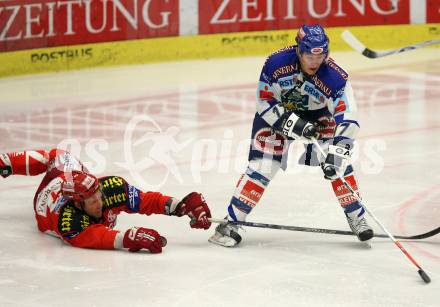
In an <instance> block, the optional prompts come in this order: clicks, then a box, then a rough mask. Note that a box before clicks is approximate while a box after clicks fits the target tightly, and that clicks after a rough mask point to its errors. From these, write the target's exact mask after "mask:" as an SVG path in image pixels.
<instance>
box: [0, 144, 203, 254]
mask: <svg viewBox="0 0 440 307" xmlns="http://www.w3.org/2000/svg"><path fill="white" fill-rule="evenodd" d="M39 174H44V177H43V180H42V182H41V183H40V186H39V187H38V189H37V192H36V193H35V197H34V211H35V217H36V220H37V225H38V229H39V230H40V231H41V232H44V233H46V234H50V235H54V236H57V237H59V238H61V239H62V240H64V241H65V242H67V243H68V244H70V245H72V246H75V247H83V248H95V249H128V250H129V251H139V250H141V249H147V250H149V251H150V252H151V253H160V252H162V247H163V246H164V245H165V244H166V240H165V239H164V238H163V237H161V236H160V235H159V233H158V232H157V231H156V230H153V229H148V228H144V227H132V228H130V229H127V230H126V231H122V232H121V231H118V230H114V229H113V227H114V226H115V225H116V220H117V216H118V214H119V213H121V212H127V213H138V214H145V215H151V214H164V215H170V216H179V217H180V216H183V215H187V216H189V217H190V226H191V227H192V228H201V229H208V228H209V227H210V226H211V222H210V221H209V218H210V217H211V213H210V210H209V207H208V205H207V204H206V202H205V200H204V198H203V196H202V195H201V194H199V193H196V192H192V193H190V194H188V195H187V196H185V197H184V198H183V199H182V200H179V199H176V198H174V197H170V196H166V195H163V194H161V193H159V192H143V191H140V190H139V189H137V188H136V187H134V186H132V185H131V184H129V183H128V182H126V181H125V180H124V178H122V177H119V176H107V177H102V178H96V177H95V176H94V175H92V174H90V173H89V172H88V171H87V169H86V168H85V167H84V166H83V164H82V163H81V162H80V161H79V160H77V159H76V158H75V157H73V156H72V155H71V154H70V153H69V152H66V151H62V150H57V149H52V150H50V151H45V150H29V151H23V152H13V153H7V154H0V175H1V176H2V177H4V178H6V177H8V176H9V175H26V176H35V175H39Z"/></svg>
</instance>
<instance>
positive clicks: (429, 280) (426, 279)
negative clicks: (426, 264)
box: [417, 269, 431, 284]
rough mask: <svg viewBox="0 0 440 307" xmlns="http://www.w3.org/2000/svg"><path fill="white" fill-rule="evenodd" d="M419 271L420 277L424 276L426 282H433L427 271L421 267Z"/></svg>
mask: <svg viewBox="0 0 440 307" xmlns="http://www.w3.org/2000/svg"><path fill="white" fill-rule="evenodd" d="M417 272H418V273H419V275H420V277H422V279H423V281H424V282H425V283H427V284H429V283H430V282H431V278H430V277H429V276H428V274H426V272H425V271H423V270H422V269H420V270H418V271H417Z"/></svg>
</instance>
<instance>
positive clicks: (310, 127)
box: [280, 112, 319, 140]
mask: <svg viewBox="0 0 440 307" xmlns="http://www.w3.org/2000/svg"><path fill="white" fill-rule="evenodd" d="M280 130H281V131H282V133H283V134H284V135H285V136H287V137H290V138H294V139H296V138H305V139H308V140H311V139H312V138H317V137H318V136H319V135H318V133H317V131H316V127H315V125H314V124H312V123H310V122H308V121H306V120H304V119H302V118H300V117H298V115H296V114H295V113H293V112H292V113H286V114H284V115H283V116H282V117H281V119H280Z"/></svg>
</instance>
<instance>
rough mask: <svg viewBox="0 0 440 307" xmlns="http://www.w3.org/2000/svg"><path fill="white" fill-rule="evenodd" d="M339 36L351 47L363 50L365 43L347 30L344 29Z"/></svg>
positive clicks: (358, 50) (360, 51) (359, 50)
mask: <svg viewBox="0 0 440 307" xmlns="http://www.w3.org/2000/svg"><path fill="white" fill-rule="evenodd" d="M341 37H342V39H343V40H344V41H345V42H346V43H347V44H348V45H349V46H350V47H351V48H353V49H354V50H356V51H357V52H359V53H363V52H364V51H365V49H366V48H365V45H364V44H362V43H361V42H360V41H359V40H358V39H357V38H356V36H354V35H353V34H352V33H351V32H350V31H349V30H344V31H343V32H342V34H341Z"/></svg>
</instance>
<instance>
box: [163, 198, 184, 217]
mask: <svg viewBox="0 0 440 307" xmlns="http://www.w3.org/2000/svg"><path fill="white" fill-rule="evenodd" d="M181 203H182V202H180V201H179V200H178V199H176V198H174V197H171V198H170V199H168V200H167V202H166V203H165V214H166V215H176V216H181V215H179V214H178V211H179V210H178V209H179V207H180V205H181Z"/></svg>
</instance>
